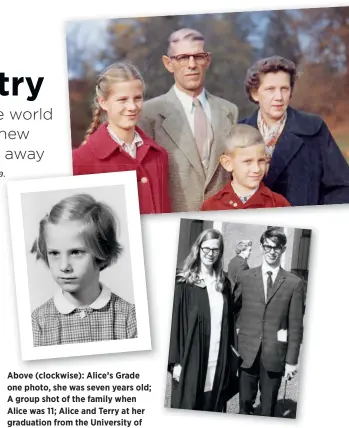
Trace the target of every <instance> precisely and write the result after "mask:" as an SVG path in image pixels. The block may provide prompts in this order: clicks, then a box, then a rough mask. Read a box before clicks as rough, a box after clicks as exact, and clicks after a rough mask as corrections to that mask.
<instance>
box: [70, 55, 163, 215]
mask: <svg viewBox="0 0 349 428" xmlns="http://www.w3.org/2000/svg"><path fill="white" fill-rule="evenodd" d="M143 93H144V82H143V79H142V76H141V75H140V73H139V71H138V70H137V69H136V68H135V67H134V66H133V65H131V64H128V63H115V64H113V65H111V66H110V67H108V68H107V69H106V70H104V71H103V72H102V73H101V74H100V76H99V77H98V79H97V83H96V93H95V98H94V107H93V108H94V113H93V118H92V122H91V125H90V127H89V129H88V130H87V133H86V136H85V140H84V141H83V142H82V144H81V145H80V147H78V148H77V149H75V150H73V174H74V175H83V174H99V173H107V172H118V171H130V170H135V171H137V184H138V196H139V207H140V213H141V214H156V213H168V212H170V211H171V208H170V199H169V194H168V154H167V152H166V150H165V149H163V148H162V147H160V146H159V145H158V144H156V143H155V141H153V140H152V139H151V138H150V137H149V136H148V135H146V134H145V133H144V132H143V131H142V130H141V129H140V128H138V127H137V126H136V124H137V121H138V120H139V118H140V114H141V111H142V106H143Z"/></svg>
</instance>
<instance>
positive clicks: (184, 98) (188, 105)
mask: <svg viewBox="0 0 349 428" xmlns="http://www.w3.org/2000/svg"><path fill="white" fill-rule="evenodd" d="M174 91H175V94H176V95H177V98H178V99H179V101H180V103H181V104H182V106H183V109H184V112H185V115H186V117H187V119H188V122H189V126H190V129H191V131H192V133H193V135H194V112H195V107H194V105H193V97H192V96H191V95H188V94H186V93H184V92H182V91H181V90H179V89H178V88H177V86H176V85H174ZM197 99H198V100H199V101H200V102H201V105H202V107H203V109H204V112H205V114H206V116H207V119H208V121H209V122H211V109H210V104H209V103H208V101H207V98H206V92H205V89H203V90H202V91H201V93H200V95H198V96H197Z"/></svg>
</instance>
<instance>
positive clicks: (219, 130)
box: [205, 91, 232, 185]
mask: <svg viewBox="0 0 349 428" xmlns="http://www.w3.org/2000/svg"><path fill="white" fill-rule="evenodd" d="M206 95H207V100H208V102H209V104H210V110H211V125H212V130H213V142H212V146H211V151H210V161H209V165H208V168H207V174H206V183H205V185H208V183H209V182H210V181H211V179H212V177H213V175H214V173H215V172H216V169H217V166H218V165H219V158H220V157H221V155H222V154H223V151H224V143H225V139H226V138H227V137H228V135H229V132H230V130H231V127H232V118H229V114H231V113H230V111H229V110H228V109H226V108H225V106H224V104H223V103H222V102H221V101H220V100H219V99H218V98H217V97H214V96H213V95H211V94H210V93H209V92H207V91H206Z"/></svg>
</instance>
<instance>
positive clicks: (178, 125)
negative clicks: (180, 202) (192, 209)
mask: <svg viewBox="0 0 349 428" xmlns="http://www.w3.org/2000/svg"><path fill="white" fill-rule="evenodd" d="M164 116H165V119H164V121H163V122H162V127H163V128H164V130H165V131H166V132H167V134H168V135H169V136H170V138H171V139H172V141H173V142H174V143H175V144H176V145H177V146H178V148H179V149H180V150H181V151H182V152H183V153H184V155H185V156H186V157H187V159H188V161H189V162H190V163H191V164H192V166H193V167H194V168H195V170H196V171H197V172H198V173H200V174H202V175H203V177H204V176H205V173H204V169H203V166H202V163H201V159H200V156H199V153H198V151H197V149H196V143H195V140H194V136H193V133H192V131H191V129H190V126H189V123H188V120H187V117H186V115H185V112H184V109H183V107H182V104H181V103H180V101H179V99H178V98H177V96H176V93H175V92H174V89H173V88H172V89H171V90H170V91H169V92H168V93H167V94H166V101H165V110H164Z"/></svg>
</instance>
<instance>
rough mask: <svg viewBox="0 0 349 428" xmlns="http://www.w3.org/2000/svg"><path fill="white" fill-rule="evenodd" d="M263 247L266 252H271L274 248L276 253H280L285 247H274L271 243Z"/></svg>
mask: <svg viewBox="0 0 349 428" xmlns="http://www.w3.org/2000/svg"><path fill="white" fill-rule="evenodd" d="M262 247H263V249H264V251H265V252H266V253H270V251H271V250H274V251H275V253H277V254H280V253H281V251H282V249H283V247H276V246H275V247H273V246H271V245H262Z"/></svg>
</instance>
